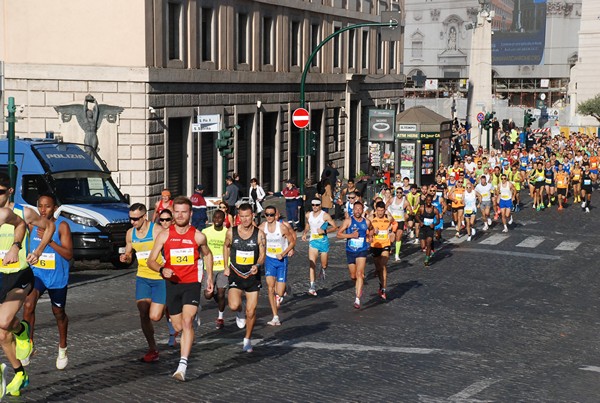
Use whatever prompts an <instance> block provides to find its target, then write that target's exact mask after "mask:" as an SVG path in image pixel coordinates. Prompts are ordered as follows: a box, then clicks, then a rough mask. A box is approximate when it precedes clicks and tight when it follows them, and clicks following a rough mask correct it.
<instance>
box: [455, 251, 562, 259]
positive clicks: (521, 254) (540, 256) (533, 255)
mask: <svg viewBox="0 0 600 403" xmlns="http://www.w3.org/2000/svg"><path fill="white" fill-rule="evenodd" d="M452 252H474V253H485V254H490V253H491V254H494V255H506V256H519V257H528V258H531V259H545V260H560V259H561V257H560V256H554V255H543V254H541V253H529V252H516V251H512V250H494V249H471V248H456V249H452Z"/></svg>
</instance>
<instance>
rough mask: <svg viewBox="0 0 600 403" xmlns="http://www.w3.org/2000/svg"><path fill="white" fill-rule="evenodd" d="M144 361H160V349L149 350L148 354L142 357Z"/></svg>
mask: <svg viewBox="0 0 600 403" xmlns="http://www.w3.org/2000/svg"><path fill="white" fill-rule="evenodd" d="M142 361H143V362H156V361H158V350H149V351H148V352H147V353H146V355H144V356H143V357H142Z"/></svg>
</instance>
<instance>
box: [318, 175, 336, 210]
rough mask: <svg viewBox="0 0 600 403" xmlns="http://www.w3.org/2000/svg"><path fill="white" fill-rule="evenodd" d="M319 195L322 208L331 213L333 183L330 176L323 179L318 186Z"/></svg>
mask: <svg viewBox="0 0 600 403" xmlns="http://www.w3.org/2000/svg"><path fill="white" fill-rule="evenodd" d="M317 190H318V192H319V197H320V198H321V209H322V210H323V211H324V212H326V213H329V210H330V209H331V208H333V191H332V190H331V183H330V182H329V178H327V177H325V178H323V179H321V182H320V183H319V185H318V186H317Z"/></svg>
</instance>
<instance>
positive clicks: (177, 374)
mask: <svg viewBox="0 0 600 403" xmlns="http://www.w3.org/2000/svg"><path fill="white" fill-rule="evenodd" d="M173 378H175V379H177V380H178V381H180V382H185V371H183V370H180V369H177V371H175V373H174V374H173Z"/></svg>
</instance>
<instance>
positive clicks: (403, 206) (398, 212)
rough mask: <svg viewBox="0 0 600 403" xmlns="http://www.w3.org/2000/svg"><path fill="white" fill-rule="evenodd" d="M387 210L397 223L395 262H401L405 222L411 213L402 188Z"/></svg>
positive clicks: (397, 191)
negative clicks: (407, 214)
mask: <svg viewBox="0 0 600 403" xmlns="http://www.w3.org/2000/svg"><path fill="white" fill-rule="evenodd" d="M387 210H388V211H389V213H390V215H391V216H392V217H393V218H394V220H395V221H396V236H395V237H394V240H395V241H396V242H395V250H396V253H395V254H394V260H395V261H396V262H399V261H400V248H401V247H402V235H403V233H404V220H405V218H406V212H407V211H410V204H408V201H407V200H406V197H405V196H404V192H402V189H401V188H398V189H396V197H394V198H393V199H392V201H391V202H390V203H389V204H388V205H387Z"/></svg>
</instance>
